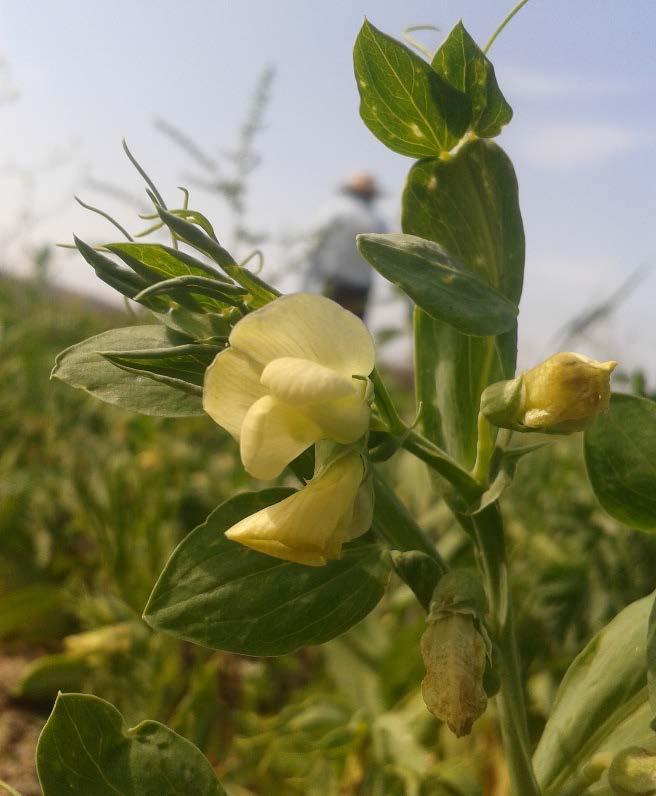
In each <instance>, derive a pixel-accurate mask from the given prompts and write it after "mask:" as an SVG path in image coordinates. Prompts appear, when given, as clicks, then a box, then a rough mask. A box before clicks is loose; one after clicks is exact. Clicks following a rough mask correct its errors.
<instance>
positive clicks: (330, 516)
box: [226, 451, 373, 566]
mask: <svg viewBox="0 0 656 796" xmlns="http://www.w3.org/2000/svg"><path fill="white" fill-rule="evenodd" d="M365 474H366V465H365V463H364V460H363V457H362V456H361V455H360V454H359V453H357V452H355V451H350V452H348V453H346V454H344V455H342V456H341V457H340V458H338V459H336V460H335V461H333V462H332V464H329V465H328V466H327V467H325V469H323V470H322V471H320V472H319V473H318V474H317V475H316V476H315V477H314V478H313V479H312V480H311V481H308V483H307V485H306V486H305V487H303V489H301V490H299V491H298V492H295V493H294V494H293V495H290V496H289V497H288V498H285V499H284V500H281V501H280V503H276V504H274V505H273V506H268V507H267V508H265V509H262V510H261V511H258V512H256V513H255V514H252V515H251V516H250V517H246V518H245V519H243V520H241V521H240V522H238V523H237V524H236V525H233V526H232V528H230V529H229V530H228V531H226V537H227V538H228V539H232V540H233V541H234V542H239V543H240V544H243V545H245V546H246V547H250V548H252V549H253V550H257V551H259V552H260V553H266V554H267V555H270V556H275V557H276V558H283V559H285V560H286V561H295V562H296V563H298V564H306V565H308V566H321V565H323V564H325V563H327V561H328V560H329V559H334V558H339V557H340V554H341V549H342V545H343V544H344V543H345V542H348V541H350V540H351V539H355V538H356V537H358V536H361V535H362V534H363V533H365V532H366V531H367V530H369V528H370V526H371V520H372V514H373V494H372V489H371V483H370V480H363V479H365Z"/></svg>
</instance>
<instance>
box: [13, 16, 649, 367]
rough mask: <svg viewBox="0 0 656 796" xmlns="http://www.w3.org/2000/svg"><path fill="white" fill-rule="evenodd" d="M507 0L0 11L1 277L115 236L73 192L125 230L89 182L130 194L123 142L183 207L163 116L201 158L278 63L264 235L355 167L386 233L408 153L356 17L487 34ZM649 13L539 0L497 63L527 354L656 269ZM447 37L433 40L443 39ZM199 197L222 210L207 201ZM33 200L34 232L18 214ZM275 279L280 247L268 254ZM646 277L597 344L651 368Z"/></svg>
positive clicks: (177, 160) (69, 268) (262, 179)
mask: <svg viewBox="0 0 656 796" xmlns="http://www.w3.org/2000/svg"><path fill="white" fill-rule="evenodd" d="M509 6H510V3H506V2H504V1H502V0H458V1H457V2H456V1H455V0H430V2H422V1H421V0H405V2H403V3H399V2H397V0H331V2H321V3H319V2H308V0H305V2H302V1H301V0H279V1H278V2H276V3H272V2H263V0H250V1H249V0H241V2H232V1H228V0H223V2H221V1H220V0H216V1H215V2H210V0H206V1H205V2H201V1H200V0H196V1H195V2H194V1H193V0H191V2H187V3H179V2H171V1H170V0H160V1H159V2H157V3H155V2H154V1H153V2H151V1H150V0H142V1H141V2H139V3H134V2H126V1H125V0H118V1H116V0H115V1H114V2H111V3H109V2H104V3H103V2H96V3H88V2H73V0H58V2H57V3H38V4H37V3H24V2H18V0H9V1H7V0H5V2H0V19H1V21H2V25H1V26H0V57H2V58H3V59H5V61H6V63H7V64H8V67H9V73H8V74H7V73H6V70H5V74H4V75H0V76H2V77H3V78H4V81H3V82H4V83H5V84H11V85H12V86H13V87H15V88H16V89H17V90H18V92H19V97H18V99H16V100H15V101H13V102H11V103H9V104H5V105H3V106H2V107H0V114H2V122H3V123H2V126H1V127H0V182H1V183H2V190H1V191H0V211H1V216H0V219H2V221H0V246H1V247H2V248H1V249H0V267H9V266H10V265H11V266H12V267H16V268H18V267H20V266H21V264H22V261H23V259H24V256H25V255H24V252H25V250H26V244H27V243H28V242H31V241H36V240H66V239H69V236H70V233H71V232H72V231H75V232H76V233H77V234H80V235H81V236H83V237H85V236H86V237H87V238H91V239H96V240H100V239H104V238H105V235H106V228H105V227H104V226H102V225H101V224H100V223H99V221H98V220H97V219H96V218H94V217H92V216H90V215H88V214H85V212H84V211H83V210H81V209H80V208H78V207H77V205H75V204H74V203H73V202H72V200H71V198H70V197H71V195H72V193H74V192H77V193H80V194H81V195H82V196H83V197H84V198H85V199H87V201H90V202H92V203H100V204H103V206H106V207H108V208H110V209H111V210H112V211H113V212H116V213H117V214H118V215H120V217H121V219H122V220H124V221H125V222H126V223H128V225H129V226H130V228H131V229H133V230H134V229H136V228H137V224H135V223H134V220H133V218H132V217H131V213H132V210H131V209H130V208H129V207H127V206H125V205H122V204H120V203H117V202H113V201H112V200H110V199H108V197H106V196H104V195H102V194H99V193H98V192H97V191H94V190H92V189H91V188H90V187H89V185H88V181H89V178H95V179H97V180H106V181H111V182H112V183H114V184H117V185H120V186H123V187H125V188H126V189H127V190H129V191H132V192H137V191H138V190H139V187H140V186H139V182H138V180H137V179H135V176H134V175H133V173H132V171H131V169H130V167H129V165H128V164H127V162H126V161H125V158H124V156H123V155H122V152H121V149H120V139H121V137H122V136H124V135H125V136H126V137H127V138H128V141H129V143H130V145H131V147H132V148H133V150H134V151H135V152H136V153H137V155H138V156H139V157H140V158H141V159H142V161H143V162H144V164H145V165H146V166H147V168H148V170H149V171H150V173H151V174H152V175H153V176H156V178H157V182H158V184H159V185H160V187H161V188H162V189H163V190H164V191H166V192H167V195H168V196H169V197H172V196H173V192H174V191H175V186H176V185H178V184H179V183H180V181H181V180H182V179H183V178H184V175H185V174H186V173H187V172H188V171H189V169H188V168H187V165H188V161H187V159H186V158H185V157H184V156H183V155H182V154H181V153H180V152H179V151H177V150H176V149H175V148H174V147H172V145H171V144H170V143H169V142H168V141H167V139H166V138H165V137H164V136H163V135H162V134H161V133H159V132H158V131H157V130H155V129H154V127H153V119H154V118H155V117H164V118H167V119H169V120H170V121H172V122H174V123H175V124H177V125H178V126H180V127H182V128H183V129H185V130H186V131H188V132H189V133H190V134H192V135H193V136H194V137H195V138H196V139H197V140H198V141H199V142H201V143H203V145H204V146H205V148H206V149H208V150H209V151H211V152H213V153H217V152H221V151H223V150H225V149H226V148H227V147H229V146H230V145H231V144H232V143H233V142H234V140H235V135H236V131H237V129H238V126H239V124H240V121H241V118H242V114H243V112H244V110H245V108H246V106H247V103H248V99H249V97H250V92H251V89H252V86H253V84H254V82H255V80H256V78H257V75H258V74H259V73H260V71H261V69H262V68H263V67H264V66H266V65H273V66H274V67H275V68H276V81H275V85H274V89H273V97H272V102H271V106H270V108H269V112H268V114H267V129H266V131H265V132H264V134H263V135H262V138H261V142H260V146H261V150H262V153H263V156H264V160H263V163H262V166H261V168H260V169H259V170H258V171H257V172H256V174H255V176H254V178H253V183H252V188H253V195H252V197H251V202H250V205H251V215H252V218H253V220H254V221H255V224H256V225H257V226H260V227H264V228H267V229H269V230H271V231H272V232H274V233H277V234H279V233H282V232H290V231H298V230H302V229H304V228H306V227H307V226H308V225H309V224H311V223H312V221H313V219H314V218H316V216H317V213H318V211H319V210H320V208H321V206H322V205H323V204H324V203H325V202H326V201H328V200H329V198H330V195H331V192H332V191H333V189H334V186H335V185H336V184H337V183H338V182H339V180H340V178H341V177H342V176H343V175H344V174H345V173H347V172H349V171H350V170H352V169H354V168H367V169H370V170H372V171H374V172H375V173H376V174H378V175H379V177H380V179H381V181H382V182H383V183H384V185H385V187H386V188H387V191H388V194H389V198H388V199H387V200H386V202H385V205H384V208H383V209H384V211H385V213H386V214H387V216H388V218H389V221H390V224H392V225H394V224H395V223H396V222H397V217H398V196H399V194H400V190H401V188H402V184H403V179H404V176H405V174H406V172H407V170H408V168H409V167H410V165H411V161H410V160H409V159H407V158H404V157H402V156H400V155H397V154H395V153H393V152H391V151H389V150H387V149H386V148H385V147H384V146H383V145H382V144H380V143H379V142H378V141H376V140H375V139H374V138H373V137H372V136H371V134H370V133H369V132H368V131H367V129H366V128H365V127H364V125H363V124H362V122H361V121H360V119H359V116H358V113H357V106H358V101H357V92H356V88H355V84H354V80H353V74H352V64H351V48H352V45H353V41H354V38H355V36H356V34H357V31H358V28H359V26H360V24H361V21H362V18H363V16H365V15H366V16H367V17H368V18H369V19H370V20H371V21H372V22H373V23H374V24H375V25H376V26H377V27H379V28H381V29H383V30H384V31H386V32H388V33H390V34H392V35H400V34H401V32H402V31H403V29H404V28H405V27H406V26H407V25H411V24H419V23H424V24H433V25H437V26H438V27H439V28H440V29H441V31H442V32H443V33H446V32H448V30H449V29H450V27H451V26H452V25H453V24H454V23H455V22H456V21H457V20H458V19H459V18H461V17H462V19H463V20H464V23H465V25H466V27H467V28H468V30H469V31H470V32H471V33H472V35H473V36H474V37H475V38H477V40H478V41H479V42H481V43H482V42H484V41H485V40H486V39H487V37H488V35H489V34H490V33H491V31H492V30H493V29H494V28H495V27H496V24H497V23H498V21H499V20H500V19H501V18H502V17H503V16H504V14H505V13H506V11H507V10H508V8H509ZM654 30H656V2H654V1H653V0H631V2H630V3H629V2H626V0H576V2H572V0H549V1H548V2H547V0H531V2H529V4H528V5H527V6H526V7H525V8H524V9H523V10H522V11H521V12H520V13H519V15H518V16H517V17H515V19H514V20H513V22H512V23H511V25H510V27H509V28H508V29H507V30H506V31H505V32H504V34H503V35H502V37H501V38H499V39H498V40H497V42H496V43H495V45H494V47H493V49H492V51H491V57H492V60H493V61H494V63H495V66H496V69H497V75H498V78H499V83H500V85H501V87H502V89H503V91H504V93H505V94H506V97H507V98H508V100H509V101H510V103H511V105H512V106H513V108H514V111H515V118H514V120H513V122H512V123H511V125H510V127H509V128H508V130H507V132H504V134H503V135H502V137H501V139H500V144H501V145H502V146H503V147H504V148H506V150H507V151H508V153H509V154H510V156H511V157H512V158H513V160H514V162H515V168H516V171H517V174H518V178H519V184H520V200H521V204H522V210H523V215H524V221H525V226H526V233H527V243H528V246H527V270H526V283H525V284H526V287H525V294H524V299H523V303H522V308H521V330H522V344H521V356H522V359H523V360H524V361H525V362H530V361H533V360H535V359H537V358H538V357H540V356H542V355H543V354H547V353H549V351H550V346H551V338H552V336H553V333H554V332H555V331H556V329H557V328H558V327H559V325H560V324H562V322H564V321H565V320H567V319H568V318H569V317H571V315H573V314H574V313H576V312H577V310H578V309H580V308H582V307H584V306H587V305H589V304H590V303H592V302H594V301H596V300H599V299H600V298H602V297H603V296H604V295H606V294H607V293H608V291H610V290H612V289H613V287H615V286H617V285H618V284H619V283H620V282H621V281H622V279H623V278H624V277H625V276H626V275H627V274H628V273H630V272H631V271H632V270H633V269H634V268H635V267H637V266H638V265H640V264H642V263H650V262H656V224H655V223H654V211H655V209H656V207H655V202H654V188H653V185H654V178H655V177H656V168H655V167H656V154H655V150H654V147H653V145H652V140H653V138H654V133H655V132H656V111H655V110H654V109H655V108H656V102H655V100H656V46H655V44H654V41H655V39H654ZM439 36H440V34H434V35H432V36H431V35H430V34H428V35H426V36H424V37H423V39H422V40H423V41H424V42H425V43H427V44H431V45H436V44H437V43H438V42H439ZM194 198H195V204H196V206H199V207H202V208H204V209H206V210H207V211H208V214H210V215H211V216H212V217H213V218H214V219H217V222H218V223H217V224H216V225H215V226H217V228H218V229H219V231H220V230H221V222H222V220H224V219H225V216H224V215H223V211H222V209H221V207H220V206H219V205H218V204H217V203H216V201H215V200H214V199H213V197H211V196H210V195H207V194H203V193H202V191H196V192H195V194H194ZM28 205H29V207H30V209H31V216H30V220H29V223H27V222H25V223H24V225H23V226H21V224H20V223H19V219H20V218H21V213H23V212H24V211H25V208H26V207H27V206H28ZM267 254H268V257H269V262H270V264H271V267H273V268H275V269H279V268H280V267H281V266H282V265H283V264H284V256H283V253H282V252H281V251H280V249H279V248H275V249H273V248H272V249H271V250H270V251H269V252H268V253H267ZM80 259H81V258H79V257H78V258H75V257H73V256H69V255H67V254H66V253H62V254H61V255H60V256H59V257H58V259H57V261H56V272H57V274H58V276H59V278H61V279H62V280H63V281H66V282H68V283H73V284H75V285H77V286H80V287H82V288H83V289H87V290H88V289H94V288H95V287H96V286H95V285H94V283H93V281H92V279H91V277H90V276H89V274H88V272H87V271H86V269H85V266H84V265H83V264H82V263H81V261H80ZM655 292H656V275H655V274H653V273H652V274H651V275H650V276H649V277H648V278H647V279H646V280H645V281H644V282H643V283H642V284H641V286H640V288H639V289H638V290H637V291H636V292H635V293H634V294H633V295H632V296H631V298H630V299H629V300H627V302H626V303H625V304H624V305H623V307H622V309H621V311H620V312H619V313H618V315H617V317H616V318H615V319H614V320H613V321H612V322H611V323H609V324H607V325H606V326H605V327H604V328H603V329H601V330H599V331H598V332H597V333H596V334H595V336H594V340H591V341H589V342H586V343H582V344H581V345H580V346H579V347H580V348H581V349H585V352H586V353H592V354H600V355H601V354H603V355H604V356H605V358H609V357H611V356H612V357H615V358H617V359H619V360H621V361H622V362H624V363H626V364H628V365H633V364H637V363H639V362H643V363H646V364H647V365H648V366H649V367H650V368H651V369H652V371H653V370H654V368H656V352H655V350H654V346H653V344H652V342H651V341H652V334H651V332H650V329H651V326H652V315H653V309H652V307H653V304H654V294H655Z"/></svg>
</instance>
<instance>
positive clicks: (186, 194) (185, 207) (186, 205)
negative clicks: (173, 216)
mask: <svg viewBox="0 0 656 796" xmlns="http://www.w3.org/2000/svg"><path fill="white" fill-rule="evenodd" d="M178 188H179V190H181V191H182V195H183V196H184V200H183V202H182V209H183V210H189V190H188V189H187V188H185V187H184V185H178Z"/></svg>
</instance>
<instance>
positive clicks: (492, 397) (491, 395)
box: [481, 375, 524, 431]
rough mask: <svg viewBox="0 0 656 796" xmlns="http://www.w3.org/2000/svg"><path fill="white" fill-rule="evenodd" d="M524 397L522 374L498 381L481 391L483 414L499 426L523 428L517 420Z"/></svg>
mask: <svg viewBox="0 0 656 796" xmlns="http://www.w3.org/2000/svg"><path fill="white" fill-rule="evenodd" d="M523 397H524V380H523V378H522V376H521V375H520V376H517V378H515V379H506V380H505V381H497V382H495V383H494V384H490V385H488V386H487V387H486V388H485V389H484V390H483V392H482V393H481V414H482V415H484V416H485V417H486V418H487V419H488V420H489V421H490V423H492V424H493V425H495V426H497V427H498V428H509V429H513V430H517V431H519V430H522V428H523V427H522V426H520V424H519V423H518V422H517V421H518V418H519V414H520V409H521V405H522V399H523Z"/></svg>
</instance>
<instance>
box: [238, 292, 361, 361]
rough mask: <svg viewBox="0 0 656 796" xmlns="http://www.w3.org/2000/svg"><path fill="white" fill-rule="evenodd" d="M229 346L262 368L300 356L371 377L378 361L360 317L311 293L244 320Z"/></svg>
mask: <svg viewBox="0 0 656 796" xmlns="http://www.w3.org/2000/svg"><path fill="white" fill-rule="evenodd" d="M230 344H231V345H232V346H234V347H235V348H237V349H240V350H241V351H245V352H247V353H248V354H249V356H251V357H253V359H255V360H257V361H258V362H259V363H260V364H261V365H267V364H268V363H269V362H271V361H272V360H274V359H279V358H280V357H297V358H299V359H309V360H311V361H313V362H318V363H319V364H320V365H324V366H325V367H327V368H332V369H333V370H336V371H338V372H339V373H341V374H342V375H344V376H368V375H369V374H370V373H371V371H372V370H373V368H374V364H375V358H376V357H375V350H374V344H373V340H372V338H371V334H370V333H369V330H368V329H367V327H366V326H365V325H364V323H362V321H361V320H360V319H359V318H358V317H357V316H355V315H353V313H351V312H348V310H345V309H343V308H342V307H340V306H339V304H337V303H336V302H334V301H331V299H328V298H325V297H324V296H316V295H313V294H310V293H293V294H291V295H288V296H282V297H281V298H279V299H276V300H275V301H272V302H271V303H270V304H266V305H265V306H264V307H261V308H260V309H259V310H256V311H255V312H252V313H250V314H249V315H247V316H246V317H244V318H242V319H241V320H240V321H239V323H238V324H237V325H236V326H235V327H234V329H233V330H232V333H231V334H230Z"/></svg>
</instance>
